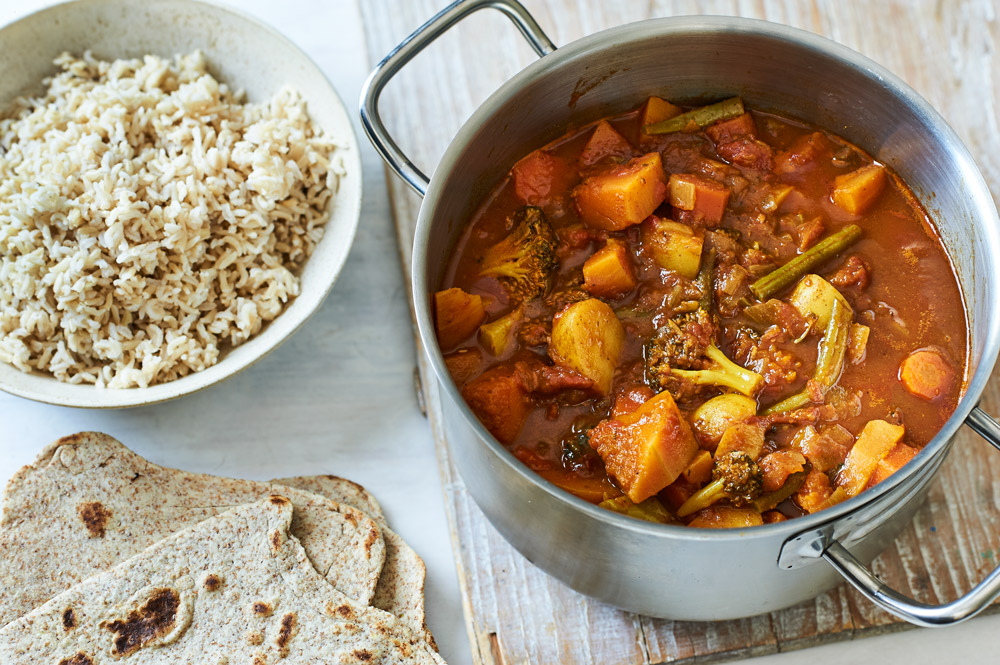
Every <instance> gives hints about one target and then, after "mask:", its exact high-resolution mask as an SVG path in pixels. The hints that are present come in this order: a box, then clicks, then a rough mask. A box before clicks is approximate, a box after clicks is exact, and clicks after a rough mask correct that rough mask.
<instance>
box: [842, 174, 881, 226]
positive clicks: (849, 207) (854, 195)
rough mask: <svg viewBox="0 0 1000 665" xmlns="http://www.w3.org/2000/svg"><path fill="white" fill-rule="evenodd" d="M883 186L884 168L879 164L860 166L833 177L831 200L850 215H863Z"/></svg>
mask: <svg viewBox="0 0 1000 665" xmlns="http://www.w3.org/2000/svg"><path fill="white" fill-rule="evenodd" d="M884 187H885V169H884V168H883V167H882V166H881V165H880V164H869V165H868V166H862V167H861V168H860V169H858V170H857V171H853V172H851V173H845V174H844V175H839V176H837V177H836V178H834V179H833V202H834V203H835V204H836V205H837V207H838V208H841V209H842V210H845V211H847V212H849V213H851V214H852V215H863V214H864V213H865V212H866V211H867V210H868V208H870V207H871V205H872V204H873V203H875V199H877V198H878V195H879V194H881V193H882V189H883V188H884Z"/></svg>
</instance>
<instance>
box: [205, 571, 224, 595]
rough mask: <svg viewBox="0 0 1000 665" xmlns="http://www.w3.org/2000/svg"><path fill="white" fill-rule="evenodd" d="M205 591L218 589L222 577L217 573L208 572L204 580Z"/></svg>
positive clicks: (220, 585)
mask: <svg viewBox="0 0 1000 665" xmlns="http://www.w3.org/2000/svg"><path fill="white" fill-rule="evenodd" d="M202 584H203V585H204V586H205V590H206V591H218V590H219V588H221V587H222V579H221V578H220V577H219V576H218V575H214V574H209V575H206V576H205V580H204V582H202Z"/></svg>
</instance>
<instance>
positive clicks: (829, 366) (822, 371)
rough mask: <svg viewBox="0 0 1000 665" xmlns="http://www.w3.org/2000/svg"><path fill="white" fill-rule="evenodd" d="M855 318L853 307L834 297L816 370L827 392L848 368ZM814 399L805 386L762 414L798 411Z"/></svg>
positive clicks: (817, 379)
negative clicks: (845, 357) (850, 338)
mask: <svg viewBox="0 0 1000 665" xmlns="http://www.w3.org/2000/svg"><path fill="white" fill-rule="evenodd" d="M852 318H853V316H852V314H851V310H850V308H849V307H845V306H844V303H842V302H841V301H840V300H834V301H833V309H832V310H831V311H830V322H829V323H828V324H826V331H825V332H824V334H823V341H821V342H820V343H819V357H818V358H817V359H816V372H815V373H814V374H813V380H814V381H816V382H817V383H818V384H819V385H820V386H821V387H822V389H823V392H824V393H825V392H827V391H828V390H830V388H833V386H834V385H836V383H837V381H839V380H840V373H841V372H843V371H844V356H845V355H846V354H847V340H848V338H849V337H850V334H851V319H852ZM811 401H812V398H810V397H809V391H808V390H807V389H805V388H803V389H802V390H801V391H799V392H797V393H795V394H794V395H792V396H790V397H786V398H785V399H783V400H781V401H780V402H778V403H777V404H772V405H771V406H769V407H767V408H766V409H764V411H762V412H761V415H762V416H770V415H772V414H775V413H785V412H787V411H794V410H795V409H798V408H800V407H803V406H805V405H806V404H808V403H810V402H811Z"/></svg>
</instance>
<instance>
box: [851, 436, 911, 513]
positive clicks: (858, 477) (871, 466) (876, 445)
mask: <svg viewBox="0 0 1000 665" xmlns="http://www.w3.org/2000/svg"><path fill="white" fill-rule="evenodd" d="M905 433H906V430H905V429H903V427H902V426H900V425H893V424H891V423H887V422H886V421H884V420H869V421H868V424H867V425H865V428H864V429H863V430H861V434H860V435H859V436H858V440H857V441H856V442H855V443H854V447H853V448H851V452H849V453H847V459H845V460H844V466H843V468H841V470H840V473H838V474H837V485H839V486H840V487H842V488H843V489H844V491H845V492H847V495H848V496H855V495H856V494H858V492H860V491H861V490H863V489H864V488H865V485H867V484H868V480H869V479H870V478H871V477H872V474H873V473H874V472H875V467H877V466H878V463H879V462H880V461H881V460H882V458H884V457H885V456H886V455H888V454H889V452H890V451H891V450H892V449H893V448H894V447H895V446H896V444H897V443H899V442H900V440H901V439H902V438H903V434H905Z"/></svg>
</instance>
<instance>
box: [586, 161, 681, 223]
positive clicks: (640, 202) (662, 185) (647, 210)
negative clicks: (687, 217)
mask: <svg viewBox="0 0 1000 665" xmlns="http://www.w3.org/2000/svg"><path fill="white" fill-rule="evenodd" d="M666 197H667V176H666V174H665V173H664V172H663V164H662V162H661V161H660V153H658V152H651V153H649V154H648V155H644V156H642V157H636V158H635V159H632V160H630V161H628V162H626V163H624V164H619V165H616V166H613V167H611V168H609V169H608V170H606V171H603V172H601V173H598V174H597V175H593V176H590V177H589V178H587V179H586V180H584V181H583V182H582V183H580V184H579V185H577V187H576V188H575V189H574V190H573V199H574V200H575V201H576V210H577V212H578V213H579V214H580V219H582V220H583V222H584V223H585V224H587V225H588V226H591V227H593V228H596V229H604V230H606V231H620V230H621V229H624V228H627V227H629V226H632V225H633V224H638V223H639V222H641V221H642V220H644V219H646V218H647V217H649V216H650V215H651V214H653V211H654V210H656V208H657V206H659V205H660V204H661V203H663V199H665V198H666Z"/></svg>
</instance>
